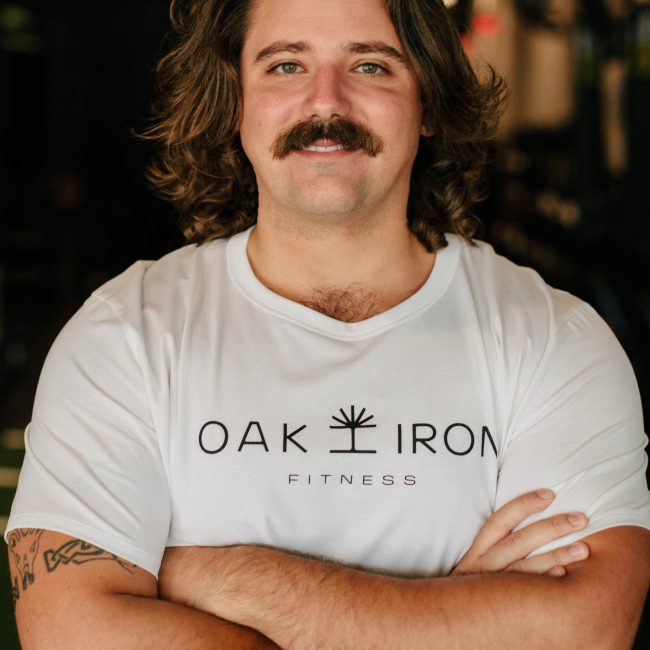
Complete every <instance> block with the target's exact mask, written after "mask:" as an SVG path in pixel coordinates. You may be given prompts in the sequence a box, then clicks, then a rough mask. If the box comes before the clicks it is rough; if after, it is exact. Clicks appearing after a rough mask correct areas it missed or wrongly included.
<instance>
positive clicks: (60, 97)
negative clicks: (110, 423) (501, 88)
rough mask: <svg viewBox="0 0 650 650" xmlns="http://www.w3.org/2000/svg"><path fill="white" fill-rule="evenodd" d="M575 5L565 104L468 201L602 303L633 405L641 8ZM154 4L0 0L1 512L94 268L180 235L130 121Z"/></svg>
mask: <svg viewBox="0 0 650 650" xmlns="http://www.w3.org/2000/svg"><path fill="white" fill-rule="evenodd" d="M450 4H451V3H450ZM478 4H480V3H477V5H478ZM544 4H545V3H543V2H526V1H522V2H520V3H518V9H519V12H520V13H519V20H520V21H521V23H522V25H526V26H527V27H526V28H527V29H533V30H534V29H549V28H550V29H558V27H557V26H555V27H553V25H552V22H553V21H552V20H549V15H547V14H545V13H544V12H543V11H541V10H540V9H541V8H542V7H543V5H544ZM578 4H579V9H580V11H579V12H578V14H577V15H576V17H575V19H574V20H573V23H572V24H571V25H570V26H569V29H570V35H569V37H570V38H571V39H573V41H574V48H573V52H574V55H573V57H574V58H573V64H574V65H573V71H574V73H573V80H572V88H571V95H572V97H573V113H572V118H571V119H570V120H568V121H567V122H566V123H564V124H561V125H557V126H554V127H553V128H548V127H547V128H531V127H530V125H526V126H522V127H520V128H518V127H517V125H516V124H515V125H514V127H511V128H510V130H509V132H508V133H507V134H504V135H503V137H502V138H501V140H500V141H499V143H498V144H497V145H496V146H495V148H494V150H493V156H492V158H493V162H492V164H491V167H490V180H491V186H492V194H491V197H490V199H489V200H488V201H487V202H486V203H485V204H483V205H482V206H481V207H480V209H479V214H480V216H481V217H482V219H483V220H484V222H485V224H486V227H487V232H486V238H487V239H488V241H490V242H491V243H493V244H494V245H495V247H496V248H497V250H499V251H501V252H503V253H505V254H506V255H508V256H509V257H511V258H512V259H514V260H515V261H517V262H519V263H522V264H526V265H529V266H532V267H534V268H536V269H538V270H539V271H540V272H541V273H542V275H543V276H544V277H545V279H546V280H547V281H548V282H549V283H550V284H553V285H555V286H558V287H560V288H563V289H566V290H568V291H571V292H572V293H574V294H576V295H578V296H580V297H581V298H584V299H586V300H587V301H589V302H590V303H591V304H593V305H594V307H596V309H597V310H598V311H599V312H600V313H601V314H602V315H603V316H604V318H605V319H606V320H607V321H608V323H609V324H610V325H611V326H612V328H613V329H614V331H615V333H616V334H617V336H618V338H619V340H620V341H621V343H622V344H623V346H624V348H625V349H626V351H627V353H628V355H629V356H630V359H631V361H632V364H633V365H634V368H635V371H636V373H637V377H638V380H639V384H640V388H641V393H642V397H643V401H644V409H645V413H646V414H647V413H648V408H649V407H650V363H649V360H650V359H649V355H650V352H649V350H650V347H649V346H648V345H647V343H646V341H647V338H648V334H649V333H650V279H649V276H648V273H647V270H646V268H647V263H648V251H649V250H650V247H649V244H650V224H649V221H648V216H649V209H648V203H647V195H648V183H649V181H650V179H649V178H648V169H649V167H648V162H650V161H649V160H648V151H650V129H649V127H648V123H647V116H648V108H649V107H650V41H649V39H650V36H649V34H650V8H649V7H648V5H647V4H645V5H642V4H641V3H638V4H637V3H634V2H631V1H630V2H628V3H627V9H626V11H625V13H624V14H623V15H621V14H618V15H617V16H613V15H611V13H610V12H609V11H608V7H607V3H606V2H604V1H603V2H602V3H601V2H598V1H590V2H584V3H578ZM167 11H168V8H167V2H166V0H112V2H110V3H99V2H81V1H73V0H59V1H58V2H56V3H48V2H44V1H41V2H37V1H35V0H34V1H28V0H16V1H15V2H0V518H1V517H5V518H6V515H7V514H8V509H9V506H10V502H11V498H12V495H13V489H14V485H15V482H13V483H12V479H11V476H12V472H13V473H14V475H15V473H16V468H17V467H19V465H20V461H21V458H22V450H21V443H20V438H21V435H22V429H24V427H25V425H26V424H27V422H28V421H29V419H30V411H31V404H32V400H33V395H34V391H35V387H36V382H37V379H38V373H39V370H40V367H41V365H42V363H43V359H44V356H45V354H46V352H47V350H48V348H49V346H50V344H51V342H52V340H53V339H54V337H55V336H56V333H57V332H58V330H59V329H60V328H61V327H62V325H63V324H64V323H65V321H66V320H67V319H68V318H69V317H70V316H71V314H72V313H73V312H74V311H75V310H76V309H77V308H78V307H79V306H80V304H81V303H82V302H83V300H84V299H85V298H86V297H87V296H88V295H89V294H90V292H91V291H92V290H93V289H95V288H96V287H97V286H99V285H100V284H101V283H103V282H104V281H106V280H107V279H109V278H110V277H112V276H114V275H115V274H117V273H119V272H120V271H122V270H123V269H124V268H125V267H126V266H128V265H129V264H131V263H132V262H133V261H135V260H136V259H155V258H158V257H160V256H161V255H163V254H165V253H166V252H168V251H170V250H172V249H174V248H176V247H178V246H180V245H181V244H182V238H181V236H180V234H179V232H178V230H177V228H176V226H175V215H174V214H173V211H172V210H171V208H170V207H169V206H167V205H165V204H163V203H162V202H161V201H159V200H158V199H156V198H155V197H154V196H153V195H152V194H151V192H150V191H149V190H148V188H147V187H146V184H145V181H144V177H143V169H144V166H145V164H146V162H147V160H148V158H149V156H150V151H149V150H148V145H147V144H145V143H142V142H140V141H138V140H137V139H136V138H134V137H133V135H132V133H131V131H132V129H136V130H140V129H142V128H143V127H145V126H146V123H147V122H146V120H147V115H148V113H149V106H150V102H151V97H152V81H151V69H152V67H153V65H154V63H155V61H156V59H157V57H158V56H159V55H160V53H161V52H162V51H163V47H164V46H163V44H162V43H163V37H164V36H165V34H166V32H167V30H168V17H167ZM454 11H455V17H456V19H457V21H458V23H459V26H460V27H461V29H463V30H464V31H466V33H467V37H468V39H469V38H470V32H471V31H472V26H473V25H474V26H476V24H477V23H475V22H473V19H475V18H476V12H477V8H476V6H474V7H472V5H471V3H470V2H467V1H465V2H463V1H461V2H459V3H457V6H456V7H455V9H454ZM549 24H550V25H551V26H550V27H549ZM542 25H545V26H544V27H542ZM563 29H565V30H566V29H567V27H566V25H565V26H564V27H563ZM612 60H615V61H618V62H621V63H623V64H624V65H625V70H626V77H625V84H624V88H623V91H622V92H623V97H622V98H621V99H622V105H623V106H624V133H623V138H624V139H625V144H626V147H627V150H628V155H627V160H626V165H625V168H624V169H622V170H621V169H619V170H617V171H616V173H614V172H612V170H611V169H608V166H607V163H606V161H605V156H604V153H603V144H602V143H603V130H604V129H605V128H606V127H605V126H604V120H603V89H602V85H601V81H600V75H599V70H601V69H602V68H603V66H605V65H607V63H608V62H611V61H612ZM3 471H4V472H5V475H4V478H3V474H2V472H3ZM7 472H8V474H7ZM7 476H8V477H9V478H7ZM4 522H6V519H5V520H4ZM4 522H3V520H2V519H0V524H2V527H4ZM0 567H1V568H0V579H1V580H2V583H1V584H0V649H1V650H5V649H6V650H8V649H10V648H16V647H18V646H17V641H16V637H15V630H14V628H13V622H12V619H11V614H10V612H11V604H10V591H9V582H8V579H7V575H6V564H5V563H4V562H3V561H1V560H0ZM644 620H647V616H646V617H645V619H644ZM644 626H647V623H644Z"/></svg>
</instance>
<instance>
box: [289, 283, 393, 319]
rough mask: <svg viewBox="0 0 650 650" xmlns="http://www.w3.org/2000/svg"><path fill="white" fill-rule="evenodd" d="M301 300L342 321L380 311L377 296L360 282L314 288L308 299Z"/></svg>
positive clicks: (304, 303) (367, 316)
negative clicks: (340, 286)
mask: <svg viewBox="0 0 650 650" xmlns="http://www.w3.org/2000/svg"><path fill="white" fill-rule="evenodd" d="M301 302H302V304H303V305H305V306H306V307H309V308H310V309H314V310H315V311H318V312H320V313H321V314H325V316H329V317H330V318H335V319H336V320H338V321H341V322H343V323H358V322H359V321H362V320H366V319H367V318H371V317H372V316H376V315H377V314H379V313H380V312H381V311H382V310H381V308H380V306H379V300H378V299H377V296H376V295H375V294H374V293H372V292H370V291H368V290H367V289H365V288H364V287H363V286H361V285H360V284H351V285H350V286H348V287H346V288H345V289H336V288H333V287H328V288H324V289H316V290H314V293H313V294H312V295H311V296H310V297H309V298H308V299H305V300H302V301H301Z"/></svg>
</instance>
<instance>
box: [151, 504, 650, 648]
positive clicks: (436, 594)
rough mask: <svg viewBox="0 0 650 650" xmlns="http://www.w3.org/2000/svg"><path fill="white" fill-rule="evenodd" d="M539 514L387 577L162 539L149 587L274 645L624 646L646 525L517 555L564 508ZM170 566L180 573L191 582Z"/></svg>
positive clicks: (559, 522) (638, 601)
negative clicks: (434, 573) (460, 556)
mask: <svg viewBox="0 0 650 650" xmlns="http://www.w3.org/2000/svg"><path fill="white" fill-rule="evenodd" d="M497 512H498V511H497ZM540 524H541V522H538V523H537V524H534V525H531V526H529V527H528V528H527V529H524V532H523V533H522V532H521V531H519V532H516V533H511V534H506V535H505V536H501V538H500V541H499V542H498V543H493V542H494V540H490V539H489V537H490V536H491V535H493V534H496V535H497V536H498V535H499V534H500V532H499V530H498V528H499V526H498V525H497V526H495V525H494V524H493V523H492V524H490V525H487V526H486V528H485V529H484V531H483V533H482V536H481V535H479V537H478V538H477V541H476V542H475V544H474V546H473V547H472V549H471V550H470V552H469V553H468V554H467V556H466V557H465V558H464V560H463V561H462V562H461V564H460V565H459V567H458V568H457V570H456V572H455V574H454V575H452V576H450V577H447V578H435V579H419V580H414V579H401V578H394V577H388V576H383V575H377V574H374V573H368V572H363V571H357V570H354V569H350V568H347V567H343V566H338V565H335V564H331V563H327V562H321V561H318V560H315V559H311V558H305V557H298V556H295V555H292V554H288V553H284V552H281V551H277V550H274V549H267V548H259V547H245V546H243V547H231V548H221V549H213V548H187V549H173V550H171V551H170V552H169V553H168V556H167V557H166V560H165V562H163V573H161V585H162V589H163V595H165V596H166V597H168V598H172V599H174V600H178V601H180V602H187V603H191V604H192V605H193V606H195V607H197V608H199V609H203V610H205V611H208V612H211V613H213V614H216V615H219V616H222V617H224V618H227V619H228V620H232V621H234V622H236V623H238V624H241V625H246V626H250V627H254V628H256V629H258V630H259V631H260V632H262V633H263V634H264V635H266V636H267V637H269V638H271V639H273V640H274V641H275V642H276V643H277V644H278V645H280V646H281V647H283V648H291V649H300V648H315V647H318V648H353V647H354V648H384V647H385V648H395V649H397V648H408V649H414V648H431V647H440V648H445V649H449V650H454V649H456V648H458V649H464V648H468V647H471V648H476V649H480V648H495V647H498V648H521V647H526V648H531V649H533V648H548V647H562V648H576V649H577V648H587V647H588V648H611V649H616V650H620V649H621V648H625V647H629V646H630V645H631V644H632V642H633V638H634V634H635V631H636V628H637V626H638V622H639V617H640V614H641V610H642V607H643V601H644V598H645V594H646V591H647V587H648V583H649V581H650V533H648V531H646V530H643V529H641V528H635V527H619V528H612V529H609V530H606V531H602V532H600V533H597V534H595V535H592V536H590V537H588V538H586V540H585V541H586V542H587V545H588V547H589V548H590V555H589V558H588V559H585V560H584V561H581V562H579V563H577V564H576V563H571V560H570V550H569V549H568V548H567V549H561V550H559V551H555V552H553V553H551V554H547V555H546V556H545V558H544V559H540V558H539V557H538V558H528V559H526V560H521V559H519V560H517V558H523V557H525V555H527V553H526V552H522V548H524V547H526V546H527V545H528V546H529V545H531V544H533V543H534V540H535V538H537V539H538V540H539V539H540V535H541V537H544V536H547V537H548V536H549V535H552V536H554V537H555V538H558V537H560V536H561V535H564V534H567V532H569V528H570V526H571V524H570V522H569V521H568V518H566V517H565V518H562V517H553V518H550V519H548V520H546V522H545V523H544V524H543V525H540ZM544 526H546V529H545V530H544ZM486 530H487V533H486V532H485V531H486ZM544 541H548V539H546V540H544ZM482 544H483V546H484V548H481V545H482ZM538 546H539V544H538ZM579 548H580V546H578V549H579ZM583 548H587V547H586V546H584V545H583ZM574 549H575V547H574ZM528 550H530V549H528ZM583 557H584V556H583ZM576 559H579V558H576ZM565 566H568V570H566V569H564V567H565ZM557 567H559V568H561V569H562V570H560V571H558V570H556V568H557ZM522 571H523V572H524V573H522ZM179 574H180V575H185V576H186V578H187V577H188V576H191V577H192V580H191V584H192V588H191V589H188V588H186V587H184V586H183V585H182V584H180V581H178V580H177V578H176V577H175V576H177V575H179ZM534 574H539V575H534ZM564 574H565V575H564ZM563 575H564V577H560V578H559V579H558V577H559V576H563ZM552 576H558V577H552ZM186 584H189V583H186Z"/></svg>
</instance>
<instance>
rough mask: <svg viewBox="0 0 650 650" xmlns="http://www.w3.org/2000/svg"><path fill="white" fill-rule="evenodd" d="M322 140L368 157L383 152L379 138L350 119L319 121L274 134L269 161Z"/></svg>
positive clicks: (305, 123)
mask: <svg viewBox="0 0 650 650" xmlns="http://www.w3.org/2000/svg"><path fill="white" fill-rule="evenodd" d="M323 139H327V140H335V141H336V142H337V143H338V144H341V145H343V147H344V148H345V149H347V150H349V151H354V150H356V149H363V150H364V151H365V152H366V153H367V154H368V155H369V156H371V157H372V158H374V157H375V156H377V155H378V154H379V153H381V152H382V151H383V149H384V143H383V142H382V140H381V138H380V137H379V136H377V135H375V134H374V133H373V132H372V131H371V130H370V129H367V128H365V127H364V126H361V125H360V124H355V123H354V122H351V121H350V120H346V119H337V120H333V121H331V122H324V121H322V120H308V121H305V122H299V123H298V124H296V125H294V126H292V127H289V128H288V129H286V130H285V131H282V132H281V133H280V134H279V135H278V137H277V138H276V139H275V142H274V143H273V146H272V147H271V152H272V154H273V158H275V159H277V160H282V158H285V157H286V156H288V155H289V153H291V152H292V151H300V150H301V149H305V148H306V147H309V146H310V145H312V144H314V142H316V141H317V140H323Z"/></svg>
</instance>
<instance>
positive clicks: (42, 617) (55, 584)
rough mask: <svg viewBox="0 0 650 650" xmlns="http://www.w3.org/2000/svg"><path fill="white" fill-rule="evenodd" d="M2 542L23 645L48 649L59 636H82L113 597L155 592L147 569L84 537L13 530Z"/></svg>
mask: <svg viewBox="0 0 650 650" xmlns="http://www.w3.org/2000/svg"><path fill="white" fill-rule="evenodd" d="M8 546H9V566H10V576H11V589H12V593H13V597H14V602H15V607H16V623H17V625H18V631H19V634H20V638H21V642H22V643H23V645H24V646H26V647H27V646H29V647H48V644H51V643H52V642H53V641H54V639H56V638H58V637H59V635H69V634H72V635H74V636H76V637H77V638H87V636H88V633H89V630H92V629H93V617H95V616H101V612H102V610H103V609H104V607H105V605H106V603H108V600H107V599H110V598H111V597H114V596H115V595H131V596H139V597H145V598H156V596H157V587H156V579H155V577H154V576H153V575H152V574H151V573H148V572H147V571H145V570H143V569H141V568H139V567H137V566H136V565H134V564H132V563H131V562H128V561H126V560H124V559H123V558H120V557H118V556H116V555H114V554H113V553H109V552H107V551H104V550H103V549H101V548H99V547H97V546H94V545H92V544H89V543H87V542H85V541H84V540H81V539H77V538H75V537H71V536H69V535H65V534H62V533H58V532H54V531H49V530H41V529H16V530H12V531H11V532H10V533H9V535H8ZM50 647H51V646H50Z"/></svg>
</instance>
